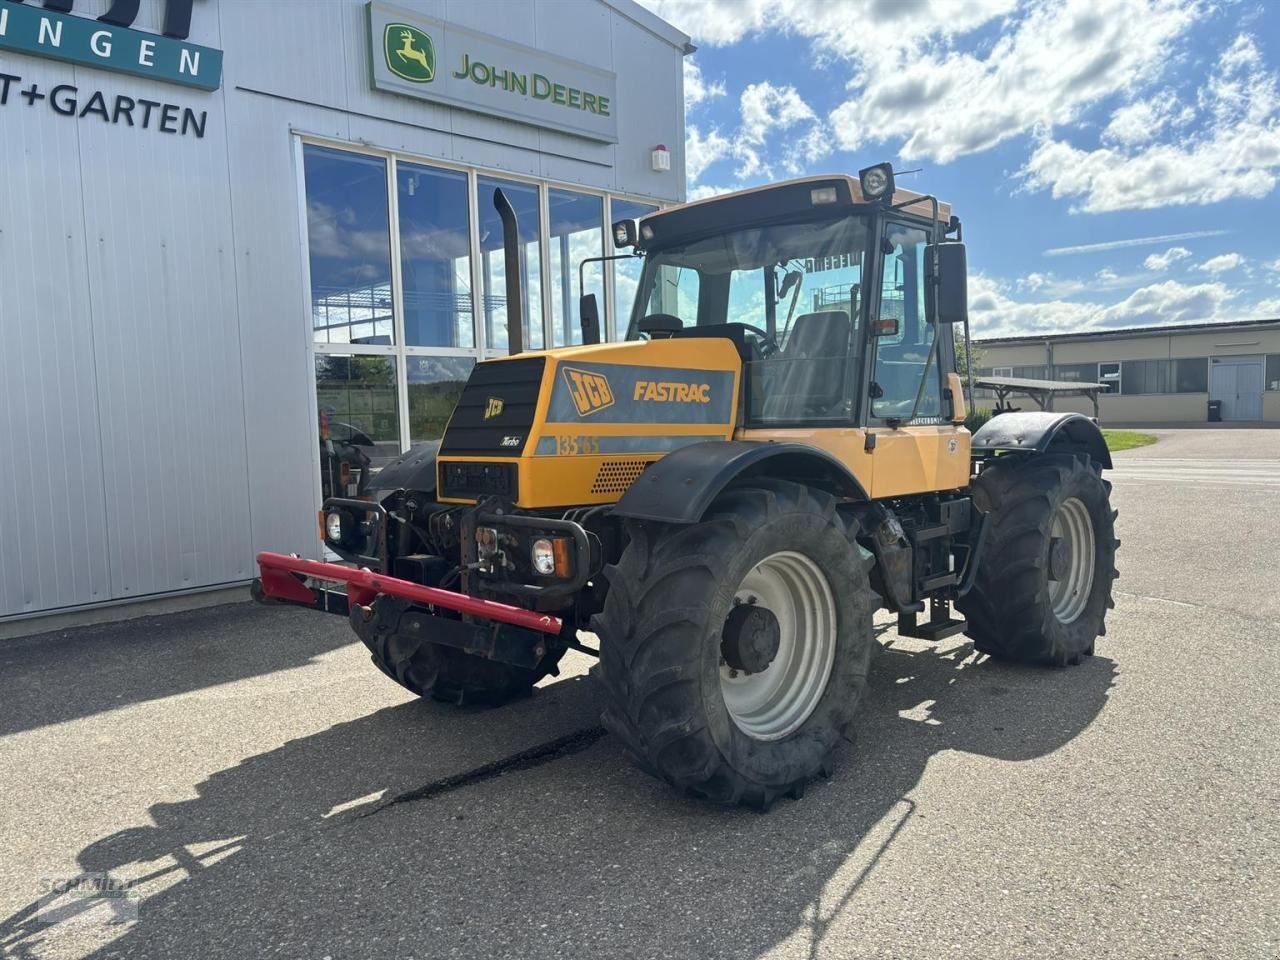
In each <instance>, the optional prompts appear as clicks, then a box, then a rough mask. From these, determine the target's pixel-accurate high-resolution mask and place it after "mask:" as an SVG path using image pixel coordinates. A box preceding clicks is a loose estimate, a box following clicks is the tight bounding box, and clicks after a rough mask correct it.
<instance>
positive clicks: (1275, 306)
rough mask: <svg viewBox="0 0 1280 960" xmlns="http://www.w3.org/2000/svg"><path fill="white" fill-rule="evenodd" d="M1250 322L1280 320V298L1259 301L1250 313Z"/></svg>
mask: <svg viewBox="0 0 1280 960" xmlns="http://www.w3.org/2000/svg"><path fill="white" fill-rule="evenodd" d="M1248 319H1250V320H1276V319H1280V297H1271V298H1270V299H1267V300H1259V301H1258V302H1257V303H1255V304H1254V305H1253V310H1252V311H1251V313H1250V316H1249V318H1248Z"/></svg>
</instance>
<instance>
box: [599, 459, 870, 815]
mask: <svg viewBox="0 0 1280 960" xmlns="http://www.w3.org/2000/svg"><path fill="white" fill-rule="evenodd" d="M856 532H857V531H856V528H855V527H852V526H850V525H848V524H846V522H845V521H844V520H843V519H842V518H841V516H840V515H839V514H838V513H837V512H836V502H835V500H834V499H832V498H831V497H830V496H828V495H827V494H825V493H820V492H817V491H813V490H811V489H809V488H807V487H805V486H802V485H800V484H795V483H785V482H781V481H773V482H771V481H768V480H759V481H756V483H755V485H753V486H749V487H747V486H744V487H740V488H735V489H732V490H730V491H728V492H726V493H724V494H722V495H721V496H720V497H719V498H718V499H717V500H716V501H715V502H714V503H713V504H712V506H711V508H710V510H709V511H708V515H707V518H706V519H705V520H704V521H703V522H701V523H698V524H694V525H688V526H674V525H664V524H656V523H635V524H633V525H632V526H631V528H630V533H631V540H630V543H629V544H628V546H627V548H626V550H625V551H624V552H623V555H622V557H621V559H620V560H619V562H618V564H617V566H616V567H612V568H610V569H609V570H608V573H609V593H608V596H607V598H606V601H605V607H604V610H603V612H602V613H600V614H599V615H598V616H597V617H595V618H594V619H593V622H592V625H593V628H594V629H595V631H596V633H597V634H599V636H600V650H601V654H600V657H601V659H600V664H599V666H598V667H597V670H596V671H595V673H596V675H597V676H598V677H599V680H600V681H601V683H602V685H603V687H604V691H605V696H606V705H605V709H604V717H603V720H604V724H605V726H606V727H607V728H608V729H609V730H610V731H611V732H612V733H614V734H615V735H616V736H617V737H618V738H619V739H620V740H621V741H622V743H623V745H624V747H625V748H626V750H627V752H628V753H629V754H630V755H631V756H632V758H633V759H634V760H635V761H636V762H637V763H638V764H639V765H640V766H641V767H642V768H644V769H646V770H648V771H649V772H651V773H654V774H656V775H657V776H659V777H661V778H662V779H664V780H666V781H667V782H668V783H670V784H671V785H672V786H674V787H675V788H676V789H677V790H679V791H680V792H681V793H683V794H687V795H691V796H696V797H701V798H704V799H708V800H713V801H718V802H721V803H742V804H745V805H748V806H753V807H757V808H767V807H768V806H770V805H771V804H772V803H773V801H774V800H775V799H776V798H777V797H778V796H780V795H782V794H790V795H792V796H799V794H800V793H801V792H802V791H803V789H804V785H805V784H806V783H807V782H808V781H809V780H810V779H811V778H812V777H813V776H814V775H815V774H818V773H824V772H829V771H830V769H831V754H832V752H833V751H834V750H835V748H836V746H837V744H838V742H839V740H840V738H841V737H842V736H844V735H846V734H847V733H848V731H849V728H850V725H851V723H852V721H853V715H854V711H855V710H856V709H857V706H858V702H859V700H860V699H861V696H862V691H863V688H864V686H865V683H866V676H867V667H868V664H869V661H870V656H871V648H872V643H873V635H872V625H871V617H872V613H873V612H874V610H875V608H876V605H877V602H876V597H875V595H874V594H873V593H872V591H871V586H870V583H869V581H868V576H867V574H868V570H869V568H870V566H871V562H872V561H871V557H870V554H869V553H868V552H867V551H865V550H862V549H861V548H860V547H859V546H858V544H857V542H856V541H855V539H854V536H855V534H856Z"/></svg>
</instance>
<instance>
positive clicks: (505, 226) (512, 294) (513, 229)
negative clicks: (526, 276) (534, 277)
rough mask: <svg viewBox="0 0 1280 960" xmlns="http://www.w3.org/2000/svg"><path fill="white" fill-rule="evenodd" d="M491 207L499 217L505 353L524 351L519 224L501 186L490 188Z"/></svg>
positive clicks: (514, 210)
mask: <svg viewBox="0 0 1280 960" xmlns="http://www.w3.org/2000/svg"><path fill="white" fill-rule="evenodd" d="M493 208H494V209H495V210H497V211H498V216H499V217H501V218H502V252H503V260H504V261H505V264H506V266H505V269H506V273H507V353H509V354H516V353H522V352H523V351H524V293H523V291H522V290H521V289H520V286H521V284H520V224H519V223H518V222H517V221H516V208H515V207H513V206H512V205H511V201H510V200H508V199H507V195H506V194H505V193H503V192H502V189H501V188H498V189H496V190H494V191H493Z"/></svg>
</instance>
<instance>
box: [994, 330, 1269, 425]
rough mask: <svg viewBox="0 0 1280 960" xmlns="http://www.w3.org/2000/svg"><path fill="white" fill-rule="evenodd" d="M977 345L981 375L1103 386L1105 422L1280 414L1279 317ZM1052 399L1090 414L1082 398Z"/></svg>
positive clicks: (1263, 418)
mask: <svg viewBox="0 0 1280 960" xmlns="http://www.w3.org/2000/svg"><path fill="white" fill-rule="evenodd" d="M976 346H977V351H976V356H977V360H976V367H975V369H976V370H977V371H979V372H981V373H984V374H990V375H995V376H1006V377H1028V378H1031V379H1037V380H1072V381H1079V382H1092V383H1102V384H1105V385H1107V387H1108V389H1107V391H1106V392H1105V393H1103V394H1101V395H1100V397H1099V414H1100V419H1101V420H1102V421H1103V422H1104V423H1133V424H1161V423H1207V422H1210V420H1211V417H1216V418H1219V419H1220V420H1221V422H1224V423H1230V422H1241V423H1259V422H1280V320H1261V321H1251V322H1246V323H1211V324H1187V325H1182V326H1169V327H1145V328H1142V327H1140V328H1135V329H1131V330H1107V331H1099V332H1091V333H1078V334H1056V335H1053V336H1037V337H1010V338H1004V339H993V340H979V341H977V342H976ZM978 403H979V406H981V405H982V403H983V400H982V399H981V398H979V401H978ZM1211 405H1212V413H1211ZM1023 406H1024V409H1026V408H1027V406H1026V405H1025V404H1024V405H1023ZM1054 406H1055V409H1058V410H1077V411H1079V412H1080V413H1087V414H1089V415H1090V416H1092V415H1093V408H1092V405H1091V404H1090V403H1089V401H1088V400H1084V399H1080V398H1075V399H1067V398H1060V399H1057V400H1055V402H1054ZM1032 408H1033V407H1032ZM1215 422H1216V421H1215Z"/></svg>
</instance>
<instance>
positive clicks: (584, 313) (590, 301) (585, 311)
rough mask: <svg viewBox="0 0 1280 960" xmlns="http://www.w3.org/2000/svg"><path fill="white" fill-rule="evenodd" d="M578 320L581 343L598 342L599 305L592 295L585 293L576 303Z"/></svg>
mask: <svg viewBox="0 0 1280 960" xmlns="http://www.w3.org/2000/svg"><path fill="white" fill-rule="evenodd" d="M578 318H579V319H580V320H581V321H582V342H583V343H599V342H600V304H599V303H598V302H597V301H596V295H595V294H594V293H587V294H584V295H583V296H582V298H581V299H580V300H579V301H578Z"/></svg>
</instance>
